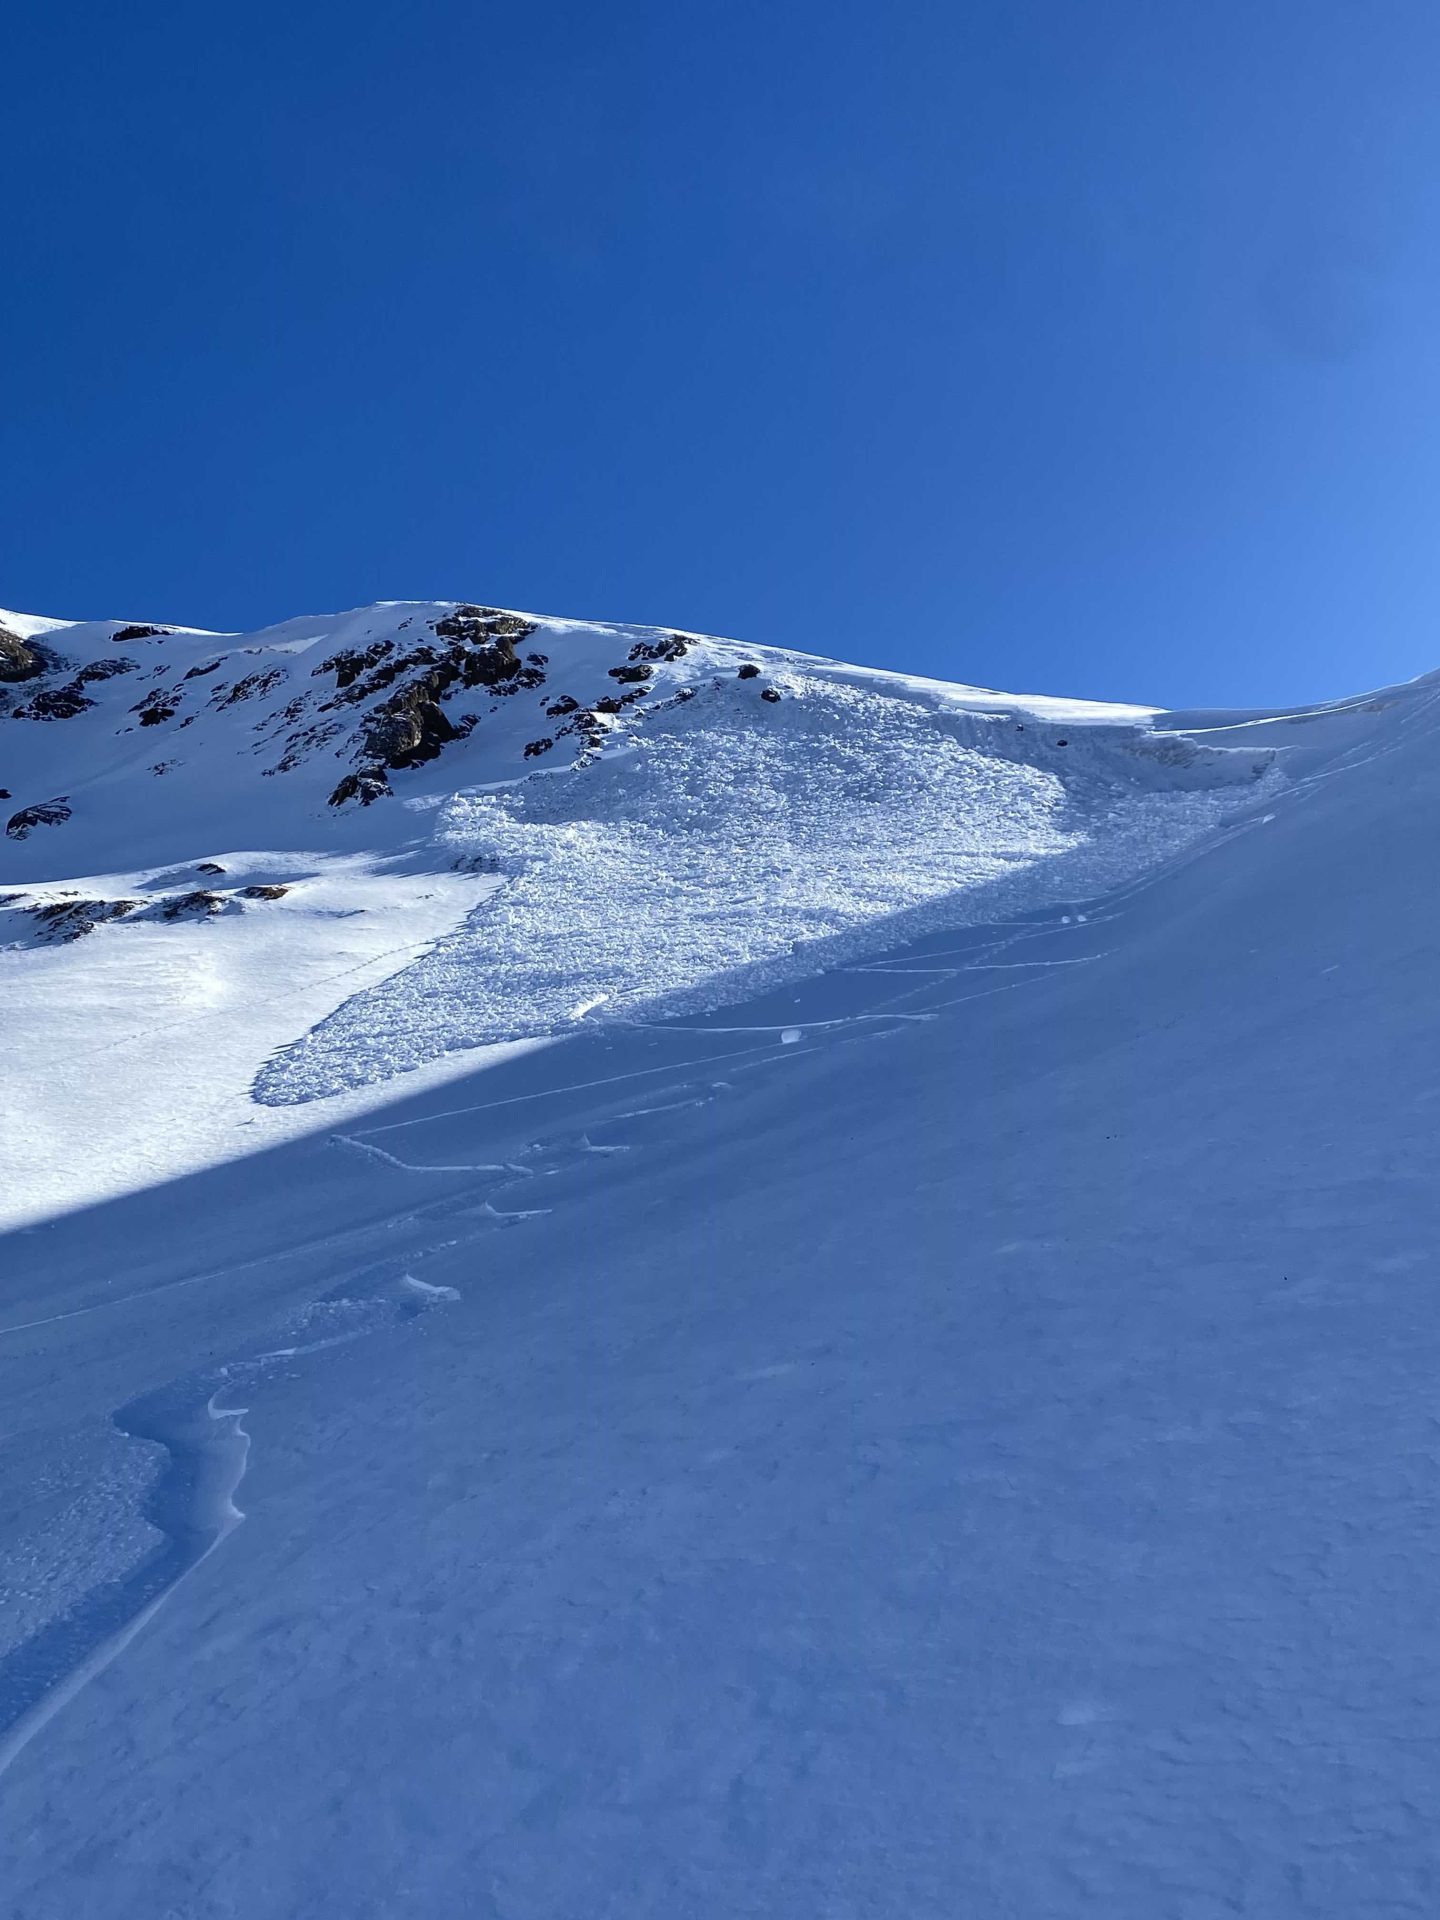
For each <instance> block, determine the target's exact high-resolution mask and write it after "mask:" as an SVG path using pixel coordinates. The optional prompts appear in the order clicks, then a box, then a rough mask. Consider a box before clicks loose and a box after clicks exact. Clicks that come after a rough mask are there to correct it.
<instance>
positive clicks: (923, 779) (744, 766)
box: [256, 673, 1268, 1104]
mask: <svg viewBox="0 0 1440 1920" xmlns="http://www.w3.org/2000/svg"><path fill="white" fill-rule="evenodd" d="M781 684H782V686H783V697H782V699H781V701H780V702H779V703H778V704H777V705H775V706H774V707H773V708H772V709H771V710H770V712H769V713H766V712H765V710H764V709H760V719H759V722H758V723H757V720H756V718H755V717H754V714H753V709H752V713H751V714H748V715H742V714H737V713H736V711H735V709H734V706H733V704H732V703H731V701H730V700H729V698H728V697H727V696H728V692H729V690H728V689H726V688H713V687H711V688H705V689H703V690H702V691H701V692H700V693H699V694H698V696H697V697H696V698H695V699H693V700H691V701H690V702H689V703H687V704H685V705H682V706H680V707H678V708H676V709H672V710H671V711H669V712H667V713H665V714H663V715H659V716H656V717H655V719H654V720H653V721H652V722H651V724H650V725H649V726H648V727H647V728H646V729H645V730H644V731H643V732H640V733H637V734H636V735H635V736H634V738H633V739H632V740H630V741H629V742H628V743H626V744H625V745H623V746H622V747H620V748H619V749H618V750H617V749H612V750H611V751H610V752H609V753H608V754H607V755H606V757H605V758H603V759H602V760H601V761H600V762H599V763H598V764H593V765H590V766H587V767H582V768H579V769H576V770H574V771H567V772H565V773H561V774H558V775H547V774H536V775H533V776H531V777H530V778H529V779H527V780H524V781H522V782H520V783H519V784H518V785H515V786H512V787H507V788H502V789H500V790H498V791H494V792H487V793H477V794H470V795H459V796H457V797H456V798H454V799H452V800H451V801H449V802H448V803H447V804H445V805H444V807H443V808H442V810H441V811H440V815H439V820H438V824H437V828H436V834H437V839H438V840H439V841H440V842H441V844H442V845H444V846H446V847H448V848H451V849H453V850H454V851H455V852H456V853H457V854H460V855H463V856H466V857H468V858H471V859H475V860H478V861H480V862H481V863H482V864H484V865H485V866H487V867H493V868H494V869H496V870H497V871H498V872H500V873H501V874H503V875H506V876H509V878H508V884H507V885H505V886H504V887H503V888H502V890H501V891H500V892H499V893H498V894H497V895H496V896H495V897H494V898H493V899H491V900H489V901H487V902H486V903H485V904H484V905H483V906H482V907H480V908H479V909H477V910H476V912H475V913H473V914H472V915H471V917H470V919H469V920H468V921H467V923H466V925H465V927H464V928H463V929H462V930H461V931H460V932H458V933H457V934H455V935H453V936H452V937H450V938H448V939H446V940H443V941H441V942H440V943H439V945H438V946H437V947H436V949H435V950H434V951H433V952H431V953H430V954H428V955H427V956H425V957H424V958H423V959H421V960H419V961H417V962H416V963H414V964H413V965H411V966H409V967H406V968H405V969H404V970H403V971H401V972H400V973H397V974H395V975H393V976H391V977H390V978H389V979H387V980H386V981H384V982H383V983H382V984H380V985H379V986H376V987H373V988H370V989H368V990H367V991H365V992H363V993H360V994H357V995H356V996H355V997H354V998H352V999H351V1000H349V1001H347V1002H346V1003H345V1005H344V1006H343V1007H342V1008H341V1009H340V1010H339V1011H338V1012H337V1013H335V1014H334V1015H333V1016H332V1017H331V1018H330V1019H328V1020H326V1021H324V1022H323V1023H322V1024H321V1025H320V1026H319V1027H318V1028H317V1029H316V1030H315V1031H314V1032H313V1033H311V1034H309V1035H307V1036H306V1037H305V1038H304V1039H303V1040H302V1041H300V1042H299V1044H298V1045H296V1046H295V1047H293V1048H290V1049H287V1050H286V1051H285V1052H284V1053H282V1054H281V1055H280V1056H279V1057H278V1058H277V1059H276V1060H275V1061H274V1062H272V1063H271V1064H269V1065H268V1066H267V1067H266V1068H265V1070H264V1071H263V1072H262V1073H261V1075H260V1076H259V1079H258V1081H257V1083H256V1094H257V1097H259V1098H260V1099H261V1100H262V1101H265V1102H267V1103H277V1104H279V1103H288V1102H293V1101H302V1100H310V1099H315V1098H318V1097H321V1096H324V1095H328V1094H333V1093H337V1092H339V1091H341V1090H342V1089H344V1088H347V1087H353V1086H357V1085H363V1084H365V1083H367V1082H371V1081H375V1080H378V1079H383V1078H385V1077H386V1076H387V1075H390V1074H393V1073H395V1072H398V1071H400V1070H403V1069H406V1068H412V1067H416V1066H419V1065H422V1064H424V1063H425V1062H426V1061H428V1060H431V1059H433V1058H435V1057H436V1056H437V1055H439V1054H442V1053H445V1052H448V1051H450V1050H452V1049H454V1048H456V1047H466V1046H478V1045H481V1044H484V1043H486V1042H494V1041H499V1040H509V1039H514V1038H516V1037H519V1036H523V1035H527V1034H533V1033H546V1032H551V1031H554V1030H557V1029H562V1030H563V1028H564V1027H565V1026H566V1024H567V1023H569V1022H572V1021H573V1020H575V1019H576V1018H578V1017H582V1016H583V1017H588V1018H590V1019H592V1020H600V1021H603V1020H605V1019H608V1018H614V1017H617V1016H618V1017H622V1018H624V1017H633V1016H634V1015H635V1014H636V1013H637V1012H638V1011H640V1010H642V1009H653V1008H654V1007H655V1006H656V1005H658V1004H662V1003H663V1004H664V1005H665V1006H666V1007H668V1008H669V1009H670V1010H671V1011H674V1010H675V1009H676V1008H677V1007H680V1006H691V1007H693V1006H697V1005H711V1004H716V1003H719V1002H723V1000H724V999H726V998H727V997H732V996H734V995H735V994H737V993H739V992H742V991H749V990H753V989H754V988H755V987H756V986H757V985H758V984H761V983H762V982H764V981H771V982H774V981H777V980H779V979H783V978H786V977H791V976H796V975H799V974H802V973H804V972H806V971H808V970H811V969H813V968H814V967H815V966H816V965H817V964H820V963H822V962H828V961H834V960H835V959H836V958H839V957H842V956H843V955H853V954H856V953H859V952H863V951H865V950H866V948H867V946H873V943H874V940H875V938H876V937H877V935H879V936H881V937H893V934H894V929H893V927H887V926H886V923H888V922H890V921H892V920H893V919H894V916H896V915H899V914H907V913H912V912H913V910H915V909H923V908H929V909H931V914H930V918H931V920H932V921H936V922H939V921H948V922H949V923H952V924H957V925H959V924H966V923H970V922H973V921H975V920H976V919H978V918H983V917H987V916H993V915H995V914H999V913H1006V912H1014V911H1016V910H1017V909H1020V908H1023V907H1025V906H1033V905H1038V904H1042V903H1044V902H1046V901H1049V900H1056V899H1061V898H1065V897H1070V898H1076V899H1083V898H1085V897H1086V896H1087V895H1089V894H1092V893H1097V892H1100V891H1103V890H1104V889H1105V888H1106V887H1108V886H1113V885H1115V884H1116V883H1117V882H1118V881H1120V880H1122V879H1125V878H1127V877H1129V876H1130V875H1132V874H1134V873H1137V872H1140V871H1143V870H1144V869H1145V868H1146V867H1147V866H1149V865H1151V864H1153V863H1155V862H1157V861H1160V860H1163V859H1165V858H1166V857H1168V856H1169V855H1170V854H1172V853H1173V852H1175V851H1176V850H1177V849H1178V848H1180V847H1181V846H1183V845H1185V844H1186V843H1187V842H1188V841H1190V840H1193V839H1195V838H1196V837H1197V836H1199V835H1201V834H1203V833H1205V832H1206V831H1208V830H1209V829H1211V828H1212V827H1213V826H1214V825H1215V824H1216V823H1217V822H1218V821H1219V820H1220V819H1221V818H1222V817H1223V816H1224V814H1225V812H1226V811H1227V810H1233V808H1234V806H1235V805H1236V802H1237V798H1239V797H1242V796H1243V797H1246V798H1252V799H1253V798H1254V787H1253V783H1254V782H1255V781H1256V780H1258V779H1260V778H1261V777H1262V776H1263V774H1264V771H1265V768H1266V766H1267V764H1268V757H1267V756H1265V755H1263V754H1262V755H1257V754H1256V753H1254V752H1253V751H1251V752H1245V751H1237V752H1234V753H1222V752H1215V751H1206V750H1200V749H1197V748H1194V747H1192V746H1190V745H1189V744H1188V743H1185V744H1183V745H1181V746H1178V747H1177V745H1176V743H1174V742H1172V741H1163V740H1155V739H1151V738H1149V737H1147V736H1145V735H1140V734H1136V733H1135V732H1133V730H1132V731H1122V730H1120V729H1110V728H1096V729H1089V730H1087V729H1084V728H1076V729H1071V730H1070V732H1068V733H1067V731H1066V729H1065V728H1063V727H1059V728H1057V727H1056V726H1054V725H1051V726H1049V727H1048V728H1047V727H1042V726H1040V725H1038V724H1037V723H1035V722H1033V721H1032V722H1031V724H1030V727H1029V729H1028V731H1027V728H1026V726H1025V724H1024V723H1023V722H1019V721H1017V720H1015V719H1014V718H1013V717H1011V716H1007V715H976V714H974V713H967V712H960V711H956V710H954V709H953V708H947V707H946V706H945V705H943V704H938V703H935V702H933V701H930V700H922V699H916V698H911V699H903V698H896V697H894V696H893V695H890V694H884V693H880V692H877V691H874V690H871V689H868V688H865V689H862V688H858V687H854V686H848V685H845V684H843V683H842V684H836V683H834V682H826V681H825V680H822V679H820V678H818V677H816V676H810V675H804V674H800V673H791V674H787V675H786V676H785V677H784V679H783V681H782V683H781ZM1057 741H1059V742H1062V743H1063V744H1058V745H1057V744H1056V743H1057ZM1037 760H1038V762H1039V763H1038V764H1037ZM1062 775H1063V777H1062ZM1237 786H1238V787H1239V788H1240V790H1241V793H1240V794H1237V791H1236V788H1237Z"/></svg>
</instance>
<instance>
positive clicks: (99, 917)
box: [29, 900, 140, 943]
mask: <svg viewBox="0 0 1440 1920" xmlns="http://www.w3.org/2000/svg"><path fill="white" fill-rule="evenodd" d="M139 905H140V902H139V901H138V900H50V901H47V902H46V904H45V905H44V906H40V907H31V908H30V909H29V912H30V913H31V914H32V915H33V916H34V918H35V919H36V920H37V921H38V922H39V930H40V937H41V938H42V939H44V940H49V941H55V942H57V943H58V942H61V941H68V940H83V939H84V938H85V936H86V934H87V933H93V932H94V931H95V929H96V927H98V926H101V925H103V924H104V922H105V921H107V920H122V919H123V918H124V917H125V915H126V914H127V913H134V911H135V909H136V908H137V907H138V906H139Z"/></svg>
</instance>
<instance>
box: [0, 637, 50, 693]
mask: <svg viewBox="0 0 1440 1920" xmlns="http://www.w3.org/2000/svg"><path fill="white" fill-rule="evenodd" d="M48 664H49V663H48V661H47V658H46V655H45V650H44V648H43V647H37V646H36V645H35V644H34V643H33V641H28V640H22V639H21V638H20V636H19V634H18V633H11V631H10V629H9V628H8V627H0V681H16V680H33V679H35V677H36V676H37V674H42V673H44V671H45V669H46V666H47V665H48Z"/></svg>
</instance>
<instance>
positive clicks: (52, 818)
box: [5, 793, 73, 840]
mask: <svg viewBox="0 0 1440 1920" xmlns="http://www.w3.org/2000/svg"><path fill="white" fill-rule="evenodd" d="M69 800H70V796H69V794H65V793H62V794H61V795H60V796H59V797H58V798H57V799H55V800H38V801H36V803H35V805H34V806H30V807H21V809H20V811H19V812H18V813H12V814H11V816H10V818H9V819H8V820H7V821H6V823H5V834H6V838H7V839H10V840H25V839H27V838H28V837H29V835H30V833H31V831H32V830H33V829H34V828H35V827H58V826H61V825H63V824H64V822H65V821H67V820H68V819H69V818H70V815H71V813H72V811H73V809H72V808H71V806H70V804H69Z"/></svg>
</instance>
